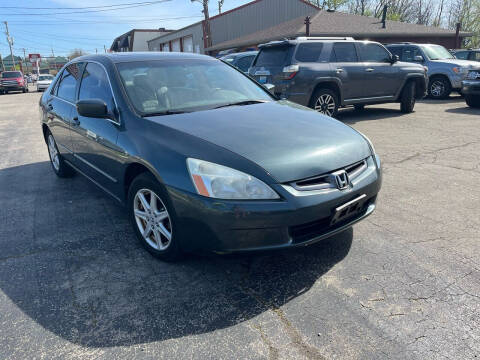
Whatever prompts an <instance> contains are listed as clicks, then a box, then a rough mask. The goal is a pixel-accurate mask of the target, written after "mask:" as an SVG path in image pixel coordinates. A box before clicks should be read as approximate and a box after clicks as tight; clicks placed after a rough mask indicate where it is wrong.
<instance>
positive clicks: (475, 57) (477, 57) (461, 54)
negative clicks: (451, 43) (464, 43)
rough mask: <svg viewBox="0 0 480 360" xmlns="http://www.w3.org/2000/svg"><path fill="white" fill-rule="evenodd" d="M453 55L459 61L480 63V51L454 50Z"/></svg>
mask: <svg viewBox="0 0 480 360" xmlns="http://www.w3.org/2000/svg"><path fill="white" fill-rule="evenodd" d="M453 55H454V56H455V57H456V58H457V59H462V60H471V61H480V49H459V50H453Z"/></svg>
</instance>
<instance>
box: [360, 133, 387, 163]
mask: <svg viewBox="0 0 480 360" xmlns="http://www.w3.org/2000/svg"><path fill="white" fill-rule="evenodd" d="M357 131H358V130H357ZM358 133H359V134H360V135H362V136H363V138H364V139H365V141H366V142H367V143H368V145H369V146H370V150H372V156H373V158H374V159H375V163H376V164H377V168H378V169H380V168H381V165H382V164H381V162H380V157H379V156H378V154H377V152H376V151H375V147H374V146H373V143H372V141H371V140H370V139H369V138H368V137H367V136H366V135H365V134H363V133H361V132H360V131H358Z"/></svg>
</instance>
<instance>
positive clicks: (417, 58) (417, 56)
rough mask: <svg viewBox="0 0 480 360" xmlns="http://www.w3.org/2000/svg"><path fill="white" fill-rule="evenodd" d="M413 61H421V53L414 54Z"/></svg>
mask: <svg viewBox="0 0 480 360" xmlns="http://www.w3.org/2000/svg"><path fill="white" fill-rule="evenodd" d="M413 60H414V61H418V62H423V56H422V55H415V57H414V58H413Z"/></svg>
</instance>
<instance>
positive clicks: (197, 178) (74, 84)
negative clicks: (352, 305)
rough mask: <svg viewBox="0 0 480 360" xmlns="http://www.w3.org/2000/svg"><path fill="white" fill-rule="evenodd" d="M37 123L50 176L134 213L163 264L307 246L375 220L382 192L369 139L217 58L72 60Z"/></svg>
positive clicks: (49, 93)
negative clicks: (95, 190)
mask: <svg viewBox="0 0 480 360" xmlns="http://www.w3.org/2000/svg"><path fill="white" fill-rule="evenodd" d="M40 114H41V126H42V129H43V135H44V137H45V142H46V144H47V147H48V151H49V155H50V160H51V164H52V169H53V171H54V172H55V174H57V175H58V176H60V177H68V176H71V175H72V174H74V173H75V172H78V173H81V174H83V175H84V176H85V177H87V178H88V179H90V180H91V181H92V182H93V183H95V184H96V185H97V186H99V187H100V188H101V189H103V190H104V191H105V192H107V193H108V194H110V195H111V196H112V197H113V198H115V199H116V200H118V201H119V202H121V203H123V204H125V206H126V207H127V209H128V212H129V216H130V218H131V222H132V226H133V227H134V229H135V233H136V235H137V237H138V239H139V240H140V241H141V242H142V244H143V245H144V246H145V247H146V249H147V250H148V251H150V252H151V253H152V254H153V255H155V256H157V257H159V258H161V259H163V260H174V259H177V258H178V257H179V256H180V255H181V253H182V252H183V251H199V250H208V251H214V252H219V253H229V252H237V251H250V250H268V249H279V248H287V247H294V246H304V245H308V244H312V243H314V242H317V241H319V240H321V239H324V238H326V237H329V236H331V235H333V234H335V233H338V232H340V231H343V230H344V229H346V228H348V227H350V226H351V225H352V224H354V223H356V222H357V221H359V220H361V219H364V218H365V217H367V216H368V215H370V214H371V213H372V212H373V210H374V209H375V202H376V197H377V193H378V191H379V190H380V186H381V169H380V160H379V158H378V156H377V155H376V154H375V150H374V148H373V146H372V144H371V143H370V141H369V140H368V139H367V138H366V137H365V136H363V135H362V134H360V133H358V132H357V131H355V130H354V129H352V128H351V127H349V126H347V125H344V124H342V123H341V122H339V121H337V120H334V119H332V118H330V117H327V116H324V115H321V114H319V113H317V112H315V111H312V110H310V109H308V108H305V107H302V106H299V105H296V104H293V103H291V102H288V101H282V100H278V99H277V98H275V97H274V96H273V95H272V94H270V93H269V92H268V91H267V90H266V89H265V88H263V87H262V86H261V85H259V84H258V83H256V82H255V81H254V80H252V79H250V78H249V77H248V76H246V75H244V74H243V73H241V72H240V71H238V70H236V69H234V68H233V67H231V66H229V65H227V64H225V63H223V62H221V61H219V60H216V59H213V58H211V57H208V56H203V55H195V54H182V53H119V54H106V55H91V56H84V57H79V58H76V59H74V60H73V61H71V62H69V63H68V64H66V65H65V67H64V68H63V69H62V70H61V71H60V72H59V74H58V75H57V76H56V78H55V80H54V81H53V82H52V84H51V85H50V87H49V88H48V89H47V91H45V93H44V94H43V96H42V98H41V100H40Z"/></svg>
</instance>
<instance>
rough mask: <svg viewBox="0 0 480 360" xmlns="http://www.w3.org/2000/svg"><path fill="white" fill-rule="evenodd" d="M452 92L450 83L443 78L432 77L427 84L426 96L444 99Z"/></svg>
mask: <svg viewBox="0 0 480 360" xmlns="http://www.w3.org/2000/svg"><path fill="white" fill-rule="evenodd" d="M451 92H452V86H451V85H450V81H449V80H448V79H447V78H446V77H443V76H434V77H432V78H431V79H430V82H429V84H428V94H429V95H430V97H432V98H433V99H446V98H447V97H448V96H449V95H450V93H451Z"/></svg>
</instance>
